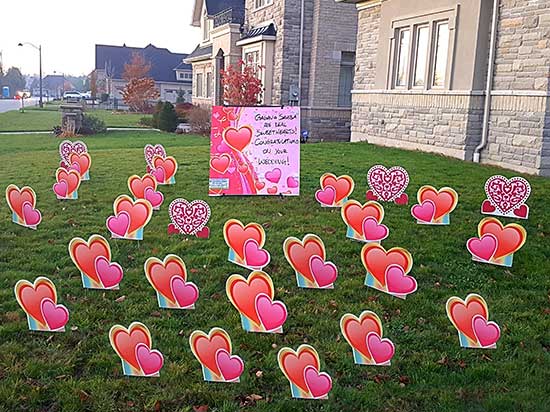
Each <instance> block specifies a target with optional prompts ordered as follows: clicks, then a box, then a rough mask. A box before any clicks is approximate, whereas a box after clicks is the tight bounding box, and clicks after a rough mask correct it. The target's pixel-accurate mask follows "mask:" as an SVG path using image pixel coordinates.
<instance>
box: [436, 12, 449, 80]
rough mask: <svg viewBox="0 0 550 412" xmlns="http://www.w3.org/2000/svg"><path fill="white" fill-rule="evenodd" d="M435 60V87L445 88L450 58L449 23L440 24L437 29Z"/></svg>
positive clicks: (437, 24)
mask: <svg viewBox="0 0 550 412" xmlns="http://www.w3.org/2000/svg"><path fill="white" fill-rule="evenodd" d="M435 32H436V35H435V38H436V40H435V58H434V75H433V82H432V86H433V87H444V86H445V74H446V73H447V60H448V56H449V23H447V22H438V23H436V29H435Z"/></svg>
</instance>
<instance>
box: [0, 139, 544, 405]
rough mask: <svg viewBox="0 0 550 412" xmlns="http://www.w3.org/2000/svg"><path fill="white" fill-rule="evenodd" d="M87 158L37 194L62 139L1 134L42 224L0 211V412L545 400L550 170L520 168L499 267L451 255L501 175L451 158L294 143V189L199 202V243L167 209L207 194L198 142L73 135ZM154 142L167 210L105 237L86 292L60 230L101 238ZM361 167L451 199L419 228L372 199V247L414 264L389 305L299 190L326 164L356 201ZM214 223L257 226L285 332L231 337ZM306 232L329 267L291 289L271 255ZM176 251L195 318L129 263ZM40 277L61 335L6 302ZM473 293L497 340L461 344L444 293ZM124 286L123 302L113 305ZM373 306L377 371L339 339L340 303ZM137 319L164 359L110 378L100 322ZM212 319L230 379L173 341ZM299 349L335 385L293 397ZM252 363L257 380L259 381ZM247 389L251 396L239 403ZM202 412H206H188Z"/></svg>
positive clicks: (344, 307) (340, 232) (353, 248)
mask: <svg viewBox="0 0 550 412" xmlns="http://www.w3.org/2000/svg"><path fill="white" fill-rule="evenodd" d="M86 142H87V144H88V147H89V149H90V153H91V155H92V156H93V164H92V169H91V181H90V182H85V183H83V185H82V187H81V189H80V190H79V200H78V201H73V202H71V201H67V202H63V203H62V202H59V201H57V200H55V196H54V194H53V192H52V190H51V187H52V184H53V182H54V179H53V175H54V170H55V168H56V165H57V164H58V161H59V159H58V157H59V156H58V154H57V146H58V144H59V140H58V139H55V138H54V137H52V136H51V135H31V136H0V165H1V166H0V170H1V173H0V182H1V186H2V187H5V186H7V185H8V184H9V183H15V184H17V185H19V186H23V185H30V186H32V187H33V188H34V189H35V190H36V192H37V195H38V207H39V209H40V210H41V211H42V213H43V217H44V221H43V222H42V224H41V225H40V227H39V229H38V230H37V231H36V232H34V231H31V230H28V229H25V228H22V227H19V226H17V225H15V224H13V223H11V221H10V213H9V210H8V208H7V206H6V205H5V202H2V206H0V216H2V219H1V220H0V273H1V277H0V410H2V411H19V410H25V411H71V412H72V411H95V410H100V411H105V412H106V411H143V410H147V411H157V410H163V411H170V412H173V411H193V410H194V408H196V407H199V406H201V405H207V406H208V407H209V409H208V410H211V411H236V410H239V409H241V408H246V409H248V410H260V411H299V410H305V411H318V410H324V411H353V410H355V411H362V410H365V411H367V410H368V411H391V412H395V411H411V412H412V411H438V412H440V411H449V412H450V411H453V412H454V411H499V412H500V411H515V412H517V411H541V412H542V411H549V410H550V394H549V391H548V382H549V381H550V372H549V370H550V354H549V349H550V333H549V330H550V297H549V293H550V276H549V273H550V264H549V263H548V260H549V258H550V242H549V240H548V239H549V236H550V209H549V208H548V199H549V198H550V180H548V179H543V178H537V177H529V180H530V182H531V184H532V188H533V192H532V195H531V198H530V199H529V202H528V203H529V205H530V207H531V216H530V218H529V221H527V222H523V224H524V225H525V227H526V229H527V231H528V239H527V243H526V245H525V246H524V248H523V249H522V250H520V251H519V252H518V253H517V254H516V256H515V258H514V267H513V268H512V269H506V268H502V267H496V266H490V265H484V264H476V263H474V262H472V261H471V259H470V255H469V254H468V252H467V251H466V248H465V242H466V240H467V239H468V238H469V237H471V236H473V235H475V233H476V228H477V223H478V222H479V220H480V219H481V218H482V216H481V214H480V213H479V209H480V205H481V202H482V201H483V199H484V192H483V185H484V182H485V180H486V179H487V178H488V177H489V176H491V175H492V174H495V173H504V174H505V175H507V176H509V177H510V176H513V175H515V173H513V172H510V171H503V170H502V169H497V168H492V167H485V166H479V165H475V164H471V163H464V162H461V161H458V160H454V159H448V158H444V157H439V156H434V155H430V154H423V153H417V152H407V151H401V150H397V149H388V148H379V147H375V146H371V145H368V144H363V143H356V144H350V143H344V144H336V143H335V144H328V143H326V144H307V145H304V146H303V151H302V178H301V193H302V194H301V196H300V197H295V198H279V197H274V198H268V197H261V198H260V197H257V198H241V197H225V198H212V199H208V201H209V203H210V205H211V207H212V217H211V221H210V224H209V226H210V228H211V230H212V235H211V238H210V239H208V240H204V239H190V240H188V241H186V240H184V239H182V238H181V237H178V236H175V237H169V236H168V235H167V234H166V226H167V224H168V223H169V218H168V214H167V204H168V203H169V202H170V201H171V200H173V199H174V198H176V197H185V198H187V199H188V200H192V199H207V186H208V152H209V146H208V140H207V139H204V138H199V137H188V136H186V137H183V136H175V135H167V134H161V133H154V132H139V133H134V132H117V133H109V134H107V135H102V136H97V137H89V138H86ZM146 143H162V144H164V145H165V146H166V148H167V150H168V152H169V153H170V154H171V155H174V156H175V157H176V158H177V160H178V161H179V166H180V168H179V170H178V174H177V184H176V185H175V186H173V187H167V188H163V189H162V191H163V192H164V194H165V197H166V200H165V204H164V205H163V206H162V210H161V211H160V212H155V214H154V216H153V218H152V220H151V222H150V223H149V225H148V226H147V227H146V228H145V240H144V241H142V242H139V243H138V242H131V241H110V243H111V247H112V250H113V260H114V261H117V262H119V263H120V264H121V265H122V266H123V267H124V268H125V277H124V280H123V281H122V284H121V289H120V291H109V292H101V291H93V290H84V289H83V288H82V286H81V280H80V276H79V273H78V272H77V269H76V268H75V266H74V265H73V264H72V262H71V260H70V258H69V255H68V252H67V245H68V243H69V241H70V240H71V239H72V238H73V237H75V236H79V237H83V238H86V239H87V238H88V237H89V236H90V235H91V234H94V233H98V234H101V235H103V236H105V237H107V235H108V233H107V229H106V227H105V219H106V218H107V217H108V216H109V215H110V214H111V213H112V202H113V199H114V198H115V197H116V196H118V195H119V194H121V193H127V192H128V189H127V187H126V181H127V178H128V176H129V175H131V174H134V173H137V174H142V173H143V172H144V169H145V167H144V166H145V165H144V161H143V146H144V144H146ZM376 163H382V164H385V165H386V166H391V165H401V166H404V167H405V168H406V169H407V170H408V171H409V173H410V176H411V183H410V186H409V189H408V193H409V195H410V197H411V198H414V197H415V194H416V191H417V190H418V188H419V187H420V186H421V185H424V184H432V185H434V186H436V187H440V186H444V185H449V186H451V187H453V188H455V189H456V190H457V191H458V193H459V196H460V200H459V205H458V207H457V209H456V211H455V212H453V215H452V224H451V225H450V226H449V227H427V226H420V225H417V224H416V223H415V222H414V221H413V219H412V218H411V216H410V214H409V207H403V206H397V205H393V204H392V205H385V208H386V217H385V219H384V223H385V224H386V225H388V226H389V228H390V237H389V238H388V239H387V240H386V241H384V246H385V247H386V248H388V247H393V246H402V247H405V248H407V249H409V250H410V251H411V253H412V254H413V256H414V267H413V270H412V274H413V275H414V276H415V277H416V279H417V280H418V284H419V288H418V291H417V292H416V293H415V294H413V295H412V296H410V297H409V298H408V299H407V300H405V301H401V300H399V299H397V298H393V297H391V296H389V295H385V294H383V293H379V292H377V291H374V290H373V289H368V288H366V287H365V286H363V281H364V275H365V273H364V272H365V271H364V269H363V267H362V264H361V261H360V250H361V246H362V245H361V244H360V243H358V242H354V241H352V240H347V239H346V238H345V229H344V225H343V223H342V220H341V218H340V213H339V211H338V210H327V209H322V208H321V207H319V206H318V205H317V204H316V202H315V200H314V197H313V194H314V191H315V190H316V188H317V187H318V184H319V181H318V179H319V176H320V175H321V174H322V173H323V172H326V171H331V172H333V173H336V174H344V173H347V174H350V175H351V176H353V177H354V178H355V181H356V189H355V192H354V194H353V198H356V199H359V200H364V193H365V190H366V172H367V170H368V169H369V167H370V166H371V165H373V164H376ZM229 218H237V219H240V220H242V221H243V222H244V223H247V222H250V221H255V222H259V223H261V224H262V225H263V226H264V227H265V229H266V233H267V242H266V248H267V249H268V250H269V251H270V252H271V256H272V261H271V263H270V264H269V266H268V267H267V268H266V271H267V272H268V273H270V275H271V276H272V278H273V280H274V283H275V286H276V294H275V296H276V298H277V299H280V300H282V301H283V302H285V304H286V305H287V307H288V310H289V319H288V320H287V323H286V324H285V327H284V329H285V333H284V334H283V335H265V334H251V333H248V334H247V333H245V332H243V331H242V329H241V326H240V321H239V317H238V314H237V312H236V310H234V308H233V307H232V306H231V305H230V303H229V301H228V299H227V297H226V295H225V280H226V278H227V277H228V275H230V274H232V273H240V274H243V275H244V274H246V271H245V270H243V269H241V268H239V267H237V266H235V265H233V264H230V263H229V262H227V260H226V258H227V247H226V245H225V243H224V241H223V236H222V226H223V224H224V222H225V221H226V220H227V219H229ZM307 233H315V234H317V235H319V236H320V237H321V238H322V239H323V240H324V241H325V244H326V247H327V254H328V257H329V259H330V260H332V261H334V262H335V263H336V264H337V265H338V267H339V269H340V277H339V279H338V280H337V283H336V286H335V289H334V290H322V291H315V290H301V289H298V287H297V286H296V284H295V282H296V281H295V277H294V274H293V273H292V270H291V268H290V266H289V265H288V263H287V262H286V260H285V258H284V256H283V252H282V243H283V241H284V239H285V238H286V237H287V236H297V237H299V238H302V237H303V236H304V235H305V234H307ZM169 253H175V254H177V255H179V256H181V257H182V258H183V259H184V261H185V262H186V264H187V267H188V269H190V274H189V279H190V280H191V281H193V282H195V283H196V284H197V285H198V286H199V288H200V297H199V301H198V302H197V308H196V310H193V311H177V312H176V311H169V310H160V309H159V308H158V307H157V302H156V299H155V294H154V291H153V289H152V288H151V287H150V285H149V284H148V282H147V280H146V278H145V275H144V273H143V263H144V261H145V260H146V259H147V258H148V257H150V256H157V257H161V258H163V257H164V256H165V255H167V254H169ZM40 275H45V276H48V277H50V278H51V279H52V280H53V281H54V283H55V284H56V286H57V289H58V294H59V296H60V298H59V301H60V303H62V304H65V305H66V306H67V307H68V308H69V310H70V312H71V318H70V320H69V328H68V330H67V332H66V333H62V334H44V333H31V332H29V331H28V330H27V325H26V321H25V317H24V314H23V312H22V310H21V309H20V308H19V306H18V305H17V302H16V300H15V297H14V295H13V286H14V284H15V283H16V281H17V280H18V279H22V278H25V279H29V280H34V279H35V278H36V277H37V276H40ZM471 292H477V293H480V294H481V295H482V296H483V297H485V299H486V300H487V303H488V305H489V311H490V319H491V320H494V321H496V322H497V323H498V324H499V325H500V326H501V329H502V337H501V339H500V341H499V343H498V348H497V349H496V350H473V349H470V350H467V349H461V348H460V347H459V344H458V337H457V333H456V331H455V329H454V328H453V327H452V325H451V323H450V322H449V320H448V319H447V316H446V314H445V302H446V300H447V299H448V298H449V297H450V296H453V295H456V296H459V297H461V298H464V297H465V296H466V294H468V293H471ZM121 296H125V298H124V299H120V297H121ZM366 309H369V310H373V311H375V312H376V313H378V314H379V315H380V317H381V318H382V322H383V325H384V336H387V337H389V338H390V339H392V340H393V342H394V343H395V345H396V355H395V357H394V359H393V360H392V366H390V367H369V366H358V365H354V364H353V359H352V353H351V349H350V347H349V346H348V344H347V343H346V342H345V340H344V339H343V337H342V336H341V335H340V330H339V319H340V317H341V316H342V315H343V314H344V313H348V312H351V313H354V314H356V315H358V314H359V313H360V312H362V311H363V310H366ZM132 321H141V322H143V323H145V324H146V325H147V326H148V327H149V328H150V330H151V333H152V336H153V346H154V347H155V348H157V349H159V350H160V351H162V352H163V354H164V355H165V366H164V368H163V369H162V371H161V377H160V378H158V379H145V378H131V379H130V378H125V377H123V376H122V374H121V373H122V371H121V366H120V361H119V359H118V357H117V356H116V355H115V353H114V351H113V350H112V349H111V347H110V345H109V339H108V331H109V329H110V327H111V326H112V325H113V324H116V323H120V324H122V325H124V326H128V325H129V324H130V323H131V322H132ZM214 326H219V327H223V328H225V329H226V330H227V331H228V332H229V334H230V335H231V338H232V341H233V346H234V351H233V352H234V353H236V354H238V355H240V356H241V357H242V358H243V359H244V360H245V372H244V374H243V376H242V377H241V383H240V384H220V383H218V384H215V383H205V382H203V381H202V375H201V371H200V365H199V363H198V362H197V361H196V360H195V358H194V357H193V355H192V353H191V350H190V348H189V345H188V337H189V334H190V333H191V332H192V331H193V330H195V329H201V330H206V331H208V330H210V328H212V327H214ZM305 342H307V343H309V344H311V345H313V346H314V347H315V348H316V349H317V350H318V352H319V354H320V357H321V364H322V370H324V371H327V372H329V373H330V374H331V375H332V377H333V380H334V386H333V390H332V392H331V393H330V399H329V400H328V401H299V400H293V399H291V398H290V390H289V385H288V382H287V381H286V379H285V378H284V376H283V374H282V372H281V371H280V370H279V368H278V366H277V361H276V356H277V352H278V350H279V349H280V347H281V346H290V347H292V348H296V347H297V346H298V345H300V344H302V343H305ZM258 371H261V372H262V373H257V372H258ZM253 394H254V395H259V397H261V399H258V397H255V398H256V399H258V400H257V401H255V402H254V401H252V400H251V398H250V396H251V395H253ZM202 410H204V409H202Z"/></svg>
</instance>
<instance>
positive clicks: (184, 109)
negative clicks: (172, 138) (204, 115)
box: [176, 103, 195, 123]
mask: <svg viewBox="0 0 550 412" xmlns="http://www.w3.org/2000/svg"><path fill="white" fill-rule="evenodd" d="M193 107H195V106H193V105H192V104H191V103H176V113H177V114H178V117H179V122H180V123H187V122H189V112H190V111H191V110H192V109H193Z"/></svg>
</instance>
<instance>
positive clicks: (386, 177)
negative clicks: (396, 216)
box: [367, 165, 409, 204]
mask: <svg viewBox="0 0 550 412" xmlns="http://www.w3.org/2000/svg"><path fill="white" fill-rule="evenodd" d="M367 181H368V184H369V188H370V190H369V191H368V192H367V197H369V192H372V194H373V195H374V196H376V197H377V198H378V199H379V200H382V201H384V202H396V203H399V204H401V203H402V202H400V198H401V197H402V194H403V192H405V190H406V189H407V186H408V185H409V174H408V173H407V171H406V170H405V169H404V168H402V167H400V166H394V167H392V168H390V169H386V168H385V167H384V166H382V165H376V166H373V167H371V168H370V169H369V171H368V173H367ZM405 196H406V195H405ZM371 197H372V196H371Z"/></svg>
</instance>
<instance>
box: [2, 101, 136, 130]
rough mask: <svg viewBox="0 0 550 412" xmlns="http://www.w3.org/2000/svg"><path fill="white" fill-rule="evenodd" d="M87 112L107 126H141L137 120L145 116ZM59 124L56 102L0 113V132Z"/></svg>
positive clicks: (49, 128) (39, 128)
mask: <svg viewBox="0 0 550 412" xmlns="http://www.w3.org/2000/svg"><path fill="white" fill-rule="evenodd" d="M87 114H90V115H92V116H96V117H98V118H100V119H101V120H103V121H104V122H105V124H106V125H107V127H142V126H141V125H140V124H139V120H140V119H141V118H142V117H144V116H145V115H143V114H139V113H127V112H114V111H111V110H103V109H91V108H89V109H88V111H87ZM60 124H61V112H60V111H59V105H57V104H46V105H45V106H44V108H43V109H40V108H38V107H29V108H26V109H25V112H24V113H21V112H19V111H18V110H12V111H9V112H5V113H0V132H20V131H50V130H52V129H53V127H54V126H58V125H60Z"/></svg>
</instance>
